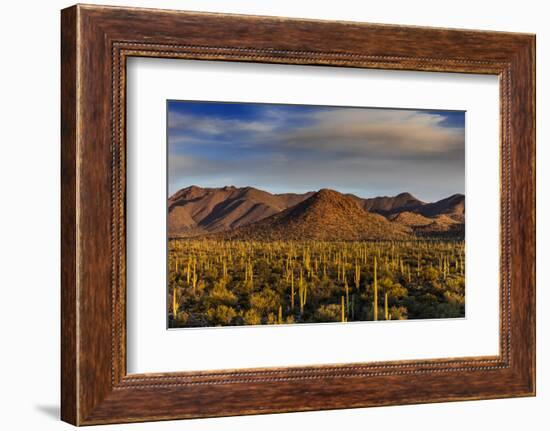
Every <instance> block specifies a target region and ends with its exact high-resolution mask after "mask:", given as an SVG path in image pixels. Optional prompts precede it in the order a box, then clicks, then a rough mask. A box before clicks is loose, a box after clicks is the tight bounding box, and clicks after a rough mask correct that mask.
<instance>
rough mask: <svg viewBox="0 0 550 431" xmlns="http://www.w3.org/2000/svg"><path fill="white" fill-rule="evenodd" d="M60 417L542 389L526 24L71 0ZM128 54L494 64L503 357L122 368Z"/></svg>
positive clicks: (530, 45) (448, 66)
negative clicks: (474, 24)
mask: <svg viewBox="0 0 550 431" xmlns="http://www.w3.org/2000/svg"><path fill="white" fill-rule="evenodd" d="M61 47H62V62H61V70H62V93H61V106H62V112H61V114H62V115H61V117H62V151H61V160H62V182H61V186H62V220H61V221H62V297H61V301H62V302H61V303H62V326H61V335H62V337H61V339H62V345H61V351H62V364H61V365H62V373H61V374H62V379H61V387H62V391H61V392H62V395H61V416H62V419H63V420H65V421H67V422H70V423H72V424H75V425H88V424H101V423H113V422H135V421H147V420H161V419H176V418H194V417H209V416H229V415H241V414H256V413H273V412H288V411H306V410H320V409H339V408H351V407H366V406H380V405H389V404H411V403H424V402H441V401H450V400H473V399H481V398H501V397H512V396H531V395H534V394H535V103H534V102H535V36H534V35H528V34H512V33H500V32H486V31H465V30H449V29H436V28H422V27H401V26H390V25H375V24H362V23H353V22H329V21H311V20H296V19H285V18H274V17H254V16H240V15H219V14H207V13H195V12H192V13H191V12H178V11H167V10H152V9H151V10H147V9H133V8H118V7H102V6H81V5H77V6H73V7H70V8H68V9H65V10H63V11H62V27H61ZM130 56H146V57H166V58H185V59H199V60H223V61H241V62H258V63H286V64H301V65H331V66H342V67H356V68H376V69H405V70H421V71H444V72H463V73H482V74H494V75H498V76H499V77H500V106H501V220H500V223H501V283H500V289H501V295H500V317H501V319H500V320H501V325H500V340H501V341H500V354H499V355H498V356H495V357H465V358H443V359H437V360H422V361H401V362H381V363H362V364H356V363H354V364H342V365H330V366H306V367H293V368H269V369H245V370H227V371H222V372H220V371H204V372H181V373H161V374H154V375H153V374H142V375H135V374H131V375H128V374H127V373H126V367H125V362H126V361H125V332H126V331H125V289H126V286H125V186H126V184H125V181H126V178H125V151H126V149H125V97H126V94H125V91H126V89H125V76H126V70H125V69H126V68H125V65H126V59H127V58H128V57H130Z"/></svg>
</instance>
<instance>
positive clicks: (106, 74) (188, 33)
mask: <svg viewBox="0 0 550 431" xmlns="http://www.w3.org/2000/svg"><path fill="white" fill-rule="evenodd" d="M61 30H62V31H61V33H62V34H61V44H62V47H61V48H62V65H61V66H62V67H61V69H62V94H61V102H62V103H61V106H62V112H61V117H62V154H61V162H62V184H61V186H62V286H61V288H62V337H61V338H62V346H61V351H62V364H61V366H62V390H61V392H62V400H61V414H62V419H63V420H65V421H67V422H69V423H72V424H75V425H92V424H105V423H118V422H138V421H152V420H166V419H179V418H197V417H213V416H229V415H243V414H258V413H275V412H290V411H308V410H322V409H341V408H353V407H369V406H382V405H395V404H413V403H429V402H441V401H455V400H475V399H489V398H502V397H517V396H533V395H534V394H535V172H534V168H535V108H534V100H535V77H534V73H535V72H534V71H535V37H534V35H529V34H514V33H500V32H486V31H471V30H451V29H436V28H422V27H403V26H390V25H377V24H365V23H352V22H329V21H313V20H297V19H287V18H275V17H254V16H240V15H220V14H212V13H196V12H179V11H167V10H149V9H134V8H119V7H104V6H92V5H85V6H83V5H77V6H73V7H71V8H68V9H65V10H63V11H62V28H61Z"/></svg>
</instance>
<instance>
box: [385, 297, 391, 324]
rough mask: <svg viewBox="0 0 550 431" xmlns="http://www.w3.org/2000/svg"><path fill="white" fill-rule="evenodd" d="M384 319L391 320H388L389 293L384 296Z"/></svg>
mask: <svg viewBox="0 0 550 431" xmlns="http://www.w3.org/2000/svg"><path fill="white" fill-rule="evenodd" d="M384 319H386V320H390V319H389V318H388V292H386V293H385V294H384Z"/></svg>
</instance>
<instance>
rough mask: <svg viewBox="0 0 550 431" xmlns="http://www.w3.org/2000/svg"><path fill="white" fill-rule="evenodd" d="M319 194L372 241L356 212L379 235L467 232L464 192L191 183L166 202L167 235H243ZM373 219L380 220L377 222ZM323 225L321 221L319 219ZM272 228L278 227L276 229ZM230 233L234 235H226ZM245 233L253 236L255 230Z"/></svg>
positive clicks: (313, 235)
mask: <svg viewBox="0 0 550 431" xmlns="http://www.w3.org/2000/svg"><path fill="white" fill-rule="evenodd" d="M315 195H318V196H317V199H319V198H320V197H322V198H323V202H324V203H325V204H326V203H327V202H328V201H330V199H333V200H335V204H336V207H331V208H330V209H331V211H333V212H334V214H339V217H340V216H341V215H342V214H341V212H340V210H338V209H337V207H338V206H342V205H343V206H345V207H346V210H347V211H350V212H351V213H350V214H351V215H348V216H347V217H348V218H349V217H352V218H353V223H351V224H355V225H356V226H358V227H359V231H360V232H363V234H362V235H363V236H365V237H369V235H367V234H366V233H365V232H367V231H369V229H367V228H366V226H365V225H364V222H365V220H362V221H360V220H359V218H358V217H359V213H357V211H356V208H358V209H359V210H361V212H362V213H365V214H367V218H369V217H370V222H371V223H374V225H377V226H378V228H379V229H381V231H386V232H387V233H388V235H389V236H390V237H403V232H408V233H407V235H409V234H410V233H414V234H419V235H422V236H426V235H428V236H429V235H430V234H431V233H432V232H433V233H434V235H437V236H441V235H445V234H446V233H447V232H450V233H452V234H453V235H458V236H460V232H461V229H462V231H463V224H464V195H461V194H454V195H451V196H449V197H447V198H444V199H441V200H439V201H436V202H431V203H426V202H423V201H420V200H419V199H417V198H415V197H414V196H413V195H412V194H410V193H408V192H403V193H399V194H398V195H396V196H393V197H392V196H381V197H375V198H360V197H358V196H356V195H353V194H342V193H340V192H337V191H335V190H330V189H321V190H319V191H317V192H313V191H311V192H307V193H301V194H300V193H281V194H272V193H269V192H266V191H263V190H260V189H257V188H254V187H240V188H239V187H235V186H225V187H218V188H206V187H205V188H203V187H199V186H196V185H193V186H189V187H186V188H183V189H180V190H178V191H177V192H175V193H174V194H172V195H171V196H170V197H169V198H168V235H169V237H171V238H178V237H179V238H185V237H196V236H204V235H212V234H219V235H218V236H220V237H237V236H240V237H243V236H244V233H243V232H245V230H244V228H245V227H246V226H249V225H253V224H256V223H258V222H260V221H262V220H264V219H267V218H270V217H273V216H276V215H277V214H280V215H279V217H275V218H274V219H273V220H271V221H276V226H278V225H280V220H279V219H280V218H281V217H283V213H284V214H286V215H288V214H289V213H290V212H289V211H287V210H289V209H291V208H293V207H296V206H298V205H300V204H301V203H303V202H305V201H307V200H308V199H310V198H312V197H313V196H315ZM310 203H311V202H310ZM351 203H353V206H351ZM298 208H300V207H298ZM327 208H328V207H327ZM285 211H286V212H285ZM294 211H295V212H294V213H292V214H294V217H297V213H296V211H297V209H296V208H295V209H294ZM316 214H317V213H316ZM372 216H378V217H381V218H378V217H374V218H373V217H372ZM441 216H445V218H441ZM345 218H346V217H343V218H342V223H344V228H342V229H343V230H346V227H345ZM360 218H361V219H364V218H365V217H364V216H363V215H362V214H361V216H360ZM413 219H414V220H413ZM277 220H279V221H277ZM381 220H383V221H381ZM286 222H288V223H289V225H290V226H292V225H293V224H292V223H290V222H291V221H290V220H288V219H286ZM319 222H323V221H322V220H320V221H319ZM384 222H390V223H393V224H395V225H399V226H398V227H396V228H395V229H394V228H391V229H390V228H388V226H387V225H386V227H382V224H384ZM323 223H324V222H323ZM329 224H330V223H329ZM348 224H350V223H348ZM261 226H263V227H262V229H266V226H265V223H264V225H261ZM390 226H391V225H390ZM287 228H288V226H287ZM273 229H275V228H274V227H273ZM273 229H272V228H270V229H267V230H268V231H270V232H272V234H270V235H271V236H274V235H275V234H274V232H275V231H274V230H273ZM277 229H278V228H277ZM281 229H282V228H281ZM313 230H315V229H312V231H313ZM371 230H372V229H371ZM374 230H376V229H374ZM231 231H233V233H232V234H228V232H231ZM246 231H249V232H250V231H251V229H247V230H246ZM330 232H332V234H333V236H335V237H339V236H341V235H338V234H337V232H336V231H335V230H334V229H332V228H331V229H330ZM307 235H310V236H312V237H319V236H327V235H317V234H314V233H311V232H310V233H309V234H307V233H306V236H307ZM358 235H359V234H358ZM264 236H265V235H264ZM268 236H269V235H268ZM281 236H282V234H281ZM344 236H346V237H353V236H354V235H353V234H351V233H350V232H349V231H348V233H347V234H346V235H344ZM359 236H361V235H359ZM374 236H376V235H374Z"/></svg>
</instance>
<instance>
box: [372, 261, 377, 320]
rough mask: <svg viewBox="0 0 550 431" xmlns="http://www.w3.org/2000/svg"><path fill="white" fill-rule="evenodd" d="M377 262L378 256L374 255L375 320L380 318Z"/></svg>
mask: <svg viewBox="0 0 550 431" xmlns="http://www.w3.org/2000/svg"><path fill="white" fill-rule="evenodd" d="M376 272H377V262H376V256H375V257H374V301H373V308H374V316H373V319H374V320H378V277H377V273H376Z"/></svg>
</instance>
